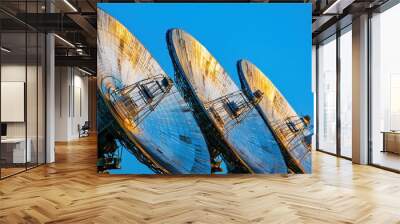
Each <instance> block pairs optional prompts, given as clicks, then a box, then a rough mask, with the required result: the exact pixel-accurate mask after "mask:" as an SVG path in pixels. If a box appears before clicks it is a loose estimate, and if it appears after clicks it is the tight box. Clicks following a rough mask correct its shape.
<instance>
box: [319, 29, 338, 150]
mask: <svg viewBox="0 0 400 224" xmlns="http://www.w3.org/2000/svg"><path fill="white" fill-rule="evenodd" d="M317 53H318V149H319V150H322V151H326V152H329V153H335V154H336V36H335V35H334V36H332V37H331V38H329V39H327V40H326V41H324V42H323V43H321V44H320V45H319V47H318V52H317Z"/></svg>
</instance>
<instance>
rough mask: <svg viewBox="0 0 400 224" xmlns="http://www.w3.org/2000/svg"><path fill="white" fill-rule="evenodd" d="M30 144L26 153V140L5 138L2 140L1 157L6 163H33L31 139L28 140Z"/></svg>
mask: <svg viewBox="0 0 400 224" xmlns="http://www.w3.org/2000/svg"><path fill="white" fill-rule="evenodd" d="M26 142H27V143H28V144H27V146H28V147H26V151H25V138H5V139H1V156H2V157H3V159H5V160H6V163H26V162H31V160H32V153H31V145H32V141H31V139H29V138H28V139H27V140H26Z"/></svg>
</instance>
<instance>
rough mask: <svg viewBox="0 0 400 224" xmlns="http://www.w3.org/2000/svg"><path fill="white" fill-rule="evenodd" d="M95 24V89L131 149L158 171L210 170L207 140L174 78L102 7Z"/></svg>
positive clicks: (197, 171)
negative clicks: (173, 80) (127, 140)
mask: <svg viewBox="0 0 400 224" xmlns="http://www.w3.org/2000/svg"><path fill="white" fill-rule="evenodd" d="M97 27H98V29H97V30H98V37H97V46H98V52H97V66H98V67H97V79H98V89H99V93H100V96H101V97H102V98H103V100H104V102H105V104H106V105H107V107H108V109H109V111H110V112H111V114H112V115H113V117H114V118H115V120H116V121H117V122H118V124H119V125H120V127H121V129H122V130H123V131H124V134H126V136H128V139H129V140H130V141H131V142H132V143H133V144H132V145H134V146H135V149H130V150H133V151H139V152H140V154H141V157H142V158H141V159H140V158H138V159H139V160H140V161H141V162H143V163H145V164H146V165H147V166H149V167H152V169H153V170H156V171H158V172H159V173H167V174H209V173H210V172H211V165H210V154H209V152H208V147H207V144H206V142H205V140H204V137H203V135H202V134H201V131H200V128H199V126H198V125H197V123H196V121H195V119H194V117H193V114H192V111H191V109H190V107H188V105H187V104H186V102H185V101H184V99H183V98H182V96H181V95H180V94H179V92H178V91H177V89H176V87H175V86H174V84H173V82H172V80H171V79H170V78H169V77H168V76H167V74H166V73H165V72H164V71H163V70H162V68H161V67H160V65H159V64H158V63H157V62H156V61H155V59H154V58H153V57H152V56H151V54H150V53H149V52H148V51H147V50H146V48H145V47H144V46H143V45H142V44H141V43H140V42H139V40H138V39H137V38H136V37H135V36H134V35H133V34H132V33H131V32H130V31H129V30H128V29H127V28H125V27H124V26H123V25H122V24H121V23H120V22H118V21H117V20H116V19H114V18H113V17H111V16H110V15H108V14H107V13H105V12H103V11H102V10H98V22H97ZM128 150H129V149H128Z"/></svg>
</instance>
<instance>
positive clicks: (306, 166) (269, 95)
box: [237, 60, 311, 173]
mask: <svg viewBox="0 0 400 224" xmlns="http://www.w3.org/2000/svg"><path fill="white" fill-rule="evenodd" d="M237 65H238V72H239V78H240V82H241V84H242V89H244V90H245V92H246V93H247V95H248V96H249V97H250V98H251V97H253V96H252V93H253V92H255V91H257V90H259V91H261V92H263V93H264V95H263V98H262V99H261V101H260V103H259V104H258V105H257V106H256V108H257V110H258V111H259V112H260V114H261V116H262V117H263V119H264V121H265V122H266V124H267V125H268V126H269V127H270V129H271V130H272V132H273V134H274V135H275V138H276V139H277V140H278V142H279V143H280V145H281V149H282V154H283V155H284V157H285V160H286V163H287V165H288V168H289V169H291V170H292V171H293V172H295V173H310V172H311V147H310V145H309V143H308V142H307V141H306V139H307V137H308V136H310V135H309V134H311V133H310V132H309V128H308V127H309V122H310V119H309V118H308V117H299V116H298V115H297V113H296V112H295V111H294V110H293V108H292V107H291V106H290V104H289V103H288V101H287V100H286V99H285V97H284V96H283V95H282V94H281V93H280V92H279V90H278V88H276V87H275V85H274V84H273V83H272V82H271V80H269V79H268V78H267V76H266V75H264V73H263V72H262V71H261V70H260V69H258V68H257V67H256V66H255V65H254V64H252V63H251V62H249V61H247V60H240V61H239V62H238V64H237Z"/></svg>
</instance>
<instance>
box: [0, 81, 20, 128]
mask: <svg viewBox="0 0 400 224" xmlns="http://www.w3.org/2000/svg"><path fill="white" fill-rule="evenodd" d="M24 95H25V86H24V82H1V122H24V101H25V96H24Z"/></svg>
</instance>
